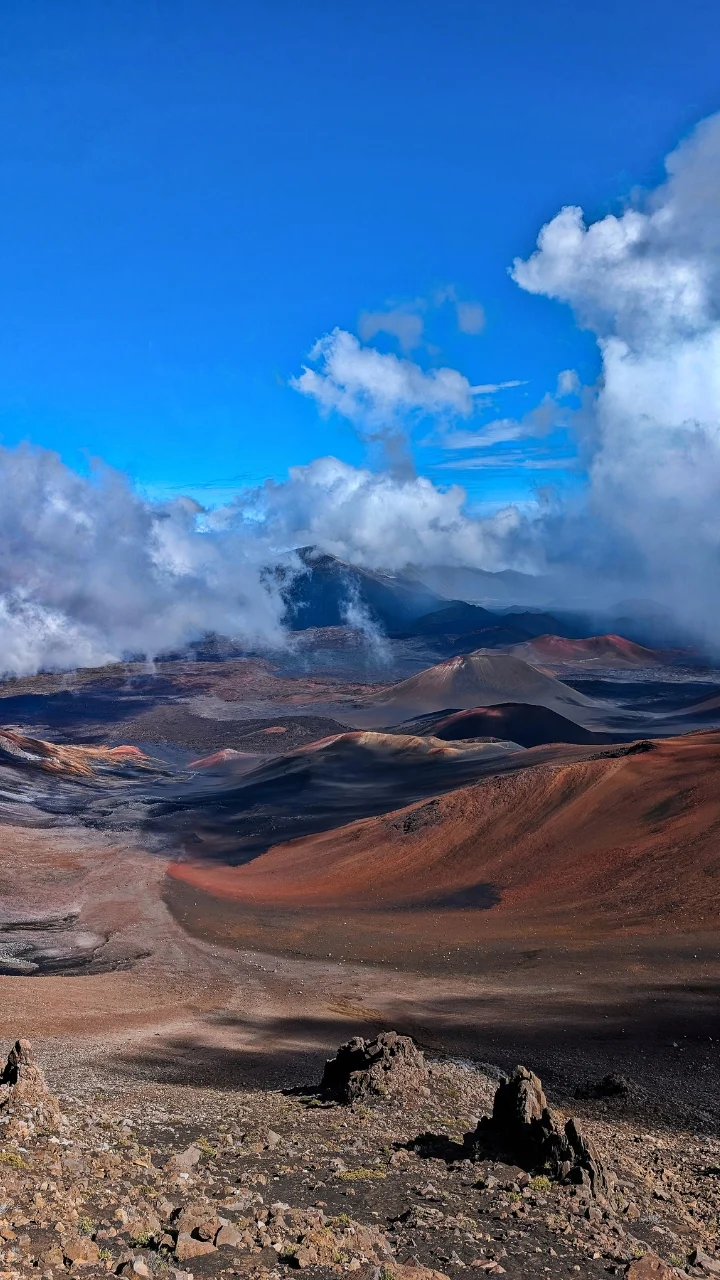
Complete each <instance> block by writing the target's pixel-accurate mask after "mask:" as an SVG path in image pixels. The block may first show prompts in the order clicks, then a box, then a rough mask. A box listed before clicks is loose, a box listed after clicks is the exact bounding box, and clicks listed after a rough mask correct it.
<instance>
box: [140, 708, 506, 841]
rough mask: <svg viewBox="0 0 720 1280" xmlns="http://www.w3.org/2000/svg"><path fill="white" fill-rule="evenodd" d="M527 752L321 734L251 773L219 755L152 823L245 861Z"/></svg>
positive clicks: (241, 762)
mask: <svg viewBox="0 0 720 1280" xmlns="http://www.w3.org/2000/svg"><path fill="white" fill-rule="evenodd" d="M522 755H523V750H522V748H521V747H520V746H519V745H518V744H517V743H514V742H498V741H493V742H490V743H453V744H450V743H447V742H441V741H439V740H437V739H434V738H427V737H417V736H412V735H400V734H385V733H371V732H359V733H357V732H355V733H343V734H337V735H335V736H333V737H330V738H325V739H321V740H320V741H319V742H315V743H312V744H311V745H310V746H306V747H301V748H300V749H299V750H297V751H293V752H289V753H287V754H286V755H279V756H276V757H274V758H273V759H270V760H267V761H265V762H263V763H262V764H259V765H258V766H257V767H255V768H250V770H249V771H248V764H249V763H251V760H250V759H249V758H248V757H245V756H240V757H235V756H233V755H232V754H230V753H226V752H222V753H218V755H217V756H215V757H214V758H213V757H211V758H210V759H208V760H204V761H199V762H197V766H196V767H199V766H202V768H201V769H200V771H199V772H198V773H197V774H196V775H195V777H194V779H191V780H190V781H189V782H181V783H179V784H178V785H177V786H176V787H175V789H174V794H173V795H172V796H169V795H168V794H167V791H165V793H160V792H158V795H157V802H156V806H155V808H154V811H153V815H154V816H153V818H152V826H153V829H154V830H155V831H157V832H159V833H164V834H165V835H166V836H167V835H168V834H169V835H170V837H171V839H173V840H174V841H175V842H176V843H178V842H179V843H180V844H182V845H183V846H184V848H185V850H186V852H187V853H188V855H189V856H191V857H193V858H202V859H206V858H209V859H219V860H223V861H228V862H231V863H242V862H245V861H247V860H248V859H250V858H254V857H257V856H258V854H260V853H263V852H264V851H265V850H266V849H267V848H268V847H269V846H270V845H271V844H273V843H275V842H276V841H277V840H282V839H288V838H290V837H291V836H294V835H301V834H306V833H310V832H318V831H324V830H327V829H328V828H330V827H337V826H341V825H344V824H345V823H346V822H347V821H348V819H351V818H358V817H365V816H367V815H369V814H378V813H386V812H388V810H392V809H396V808H397V807H398V805H400V804H402V803H404V802H406V801H408V800H411V799H420V798H421V797H423V796H427V795H434V794H437V793H438V792H442V791H446V790H449V789H451V788H454V787H458V786H461V785H462V784H463V783H464V782H468V781H470V780H474V779H476V778H478V777H480V776H482V775H483V774H484V773H487V772H488V771H489V770H491V769H494V768H497V767H499V766H500V767H503V766H504V765H505V764H506V762H511V761H514V760H515V759H516V758H517V757H521V756H522ZM510 767H512V764H511V765H510Z"/></svg>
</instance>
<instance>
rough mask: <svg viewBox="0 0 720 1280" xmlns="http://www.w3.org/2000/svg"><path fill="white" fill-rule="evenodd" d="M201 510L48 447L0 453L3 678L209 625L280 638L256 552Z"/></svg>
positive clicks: (152, 645)
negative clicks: (158, 498) (74, 464)
mask: <svg viewBox="0 0 720 1280" xmlns="http://www.w3.org/2000/svg"><path fill="white" fill-rule="evenodd" d="M200 515H201V509H200V508H199V507H198V504H197V503H194V502H192V501H191V500H190V499H179V500H177V501H175V502H171V503H168V504H151V503H148V502H146V501H144V500H143V499H142V498H140V497H139V496H138V495H137V494H136V493H135V492H133V490H132V488H131V487H130V485H129V484H128V482H127V481H126V479H125V478H124V477H123V476H121V475H118V474H117V473H116V472H113V471H110V470H108V469H106V468H101V469H99V470H98V471H97V472H96V473H95V474H93V475H91V476H90V477H89V478H85V477H82V476H79V475H78V474H76V473H75V472H74V471H72V470H70V468H68V467H66V466H65V465H64V464H63V462H62V461H61V460H60V458H59V457H58V456H57V455H56V454H53V453H50V452H48V451H47V450H41V449H32V448H29V447H27V446H23V447H20V448H18V449H0V670H2V673H3V674H6V675H7V674H10V675H20V674H25V673H28V672H34V671H38V670H41V669H48V668H67V667H76V666H95V665H99V664H103V663H106V662H110V661H113V660H116V659H119V658H123V657H125V656H127V655H129V654H142V655H149V656H154V655H156V654H158V653H161V652H163V651H167V650H168V649H172V648H174V647H175V646H179V645H184V644H187V642H188V641H190V640H193V639H196V638H197V637H198V636H202V635H203V634H205V633H207V632H209V631H218V632H221V633H223V634H224V635H230V636H242V637H244V638H246V640H247V641H248V642H249V643H253V642H258V641H262V642H265V643H272V642H274V641H277V640H279V639H280V637H281V634H282V633H281V627H280V618H281V615H282V608H283V606H282V601H281V600H280V599H279V597H278V596H277V595H273V594H272V593H271V592H270V591H269V589H268V587H267V586H266V585H265V583H264V580H263V578H262V576H261V575H262V547H260V546H256V545H255V544H254V542H253V541H252V539H249V538H248V537H247V536H243V535H242V533H241V531H239V530H236V529H232V528H228V529H225V530H223V531H221V532H213V531H211V530H207V531H203V529H202V525H201V521H200Z"/></svg>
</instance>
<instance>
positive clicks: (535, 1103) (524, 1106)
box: [465, 1067, 612, 1200]
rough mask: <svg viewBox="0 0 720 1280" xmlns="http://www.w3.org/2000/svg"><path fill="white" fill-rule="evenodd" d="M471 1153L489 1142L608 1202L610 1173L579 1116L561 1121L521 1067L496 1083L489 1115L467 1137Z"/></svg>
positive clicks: (535, 1079) (537, 1084) (534, 1080)
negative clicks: (491, 1109)
mask: <svg viewBox="0 0 720 1280" xmlns="http://www.w3.org/2000/svg"><path fill="white" fill-rule="evenodd" d="M465 1146H466V1147H467V1148H468V1149H469V1151H470V1153H471V1154H477V1153H478V1151H479V1150H485V1149H486V1148H487V1147H488V1146H490V1147H492V1148H494V1149H496V1150H500V1151H503V1152H505V1153H506V1154H508V1155H509V1157H510V1158H511V1159H513V1160H516V1161H517V1162H518V1163H521V1164H523V1165H526V1166H528V1167H529V1168H538V1169H547V1170H548V1171H549V1173H550V1174H551V1175H552V1176H553V1177H554V1178H557V1179H559V1180H560V1181H563V1182H575V1183H580V1184H582V1185H583V1186H584V1187H585V1188H586V1190H587V1191H588V1192H589V1193H590V1194H591V1195H593V1196H595V1197H596V1198H598V1199H600V1200H604V1199H605V1198H606V1197H607V1195H608V1194H609V1192H610V1190H611V1184H612V1175H611V1174H610V1172H609V1171H608V1170H607V1169H606V1167H605V1165H604V1164H603V1161H602V1160H601V1159H600V1156H599V1155H598V1153H597V1151H596V1150H595V1148H594V1146H593V1144H592V1143H591V1142H590V1140H589V1139H588V1138H586V1137H585V1135H584V1134H583V1133H582V1130H581V1129H580V1127H579V1125H578V1122H577V1120H574V1119H570V1120H567V1121H565V1122H564V1123H563V1121H562V1120H561V1119H560V1117H559V1116H557V1115H555V1114H554V1112H552V1111H551V1110H550V1108H549V1107H548V1104H547V1099H546V1097H545V1093H544V1091H543V1087H542V1083H541V1081H540V1079H539V1078H538V1076H536V1075H535V1074H534V1072H532V1071H528V1069H527V1067H517V1068H516V1069H515V1072H514V1073H513V1075H512V1076H510V1077H508V1078H507V1079H504V1080H503V1081H502V1082H501V1084H500V1085H499V1086H498V1089H497V1092H496V1094H495V1098H494V1101H493V1113H492V1116H491V1117H488V1116H483V1118H482V1119H481V1120H480V1122H479V1123H478V1126H477V1128H476V1129H475V1130H474V1131H473V1133H469V1134H466V1135H465Z"/></svg>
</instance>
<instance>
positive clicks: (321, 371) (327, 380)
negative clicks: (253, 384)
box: [291, 329, 477, 426]
mask: <svg viewBox="0 0 720 1280" xmlns="http://www.w3.org/2000/svg"><path fill="white" fill-rule="evenodd" d="M310 360H311V362H312V364H313V365H315V366H316V367H315V368H313V367H311V366H310V365H305V366H304V367H303V371H302V373H301V374H300V376H299V377H297V378H293V379H292V381H291V385H292V386H293V387H294V388H295V389H296V390H297V391H300V392H302V393H303V395H306V396H310V397H311V398H312V399H314V400H315V402H316V404H317V405H318V407H319V408H320V410H321V411H323V412H326V413H329V412H331V411H332V410H335V411H336V412H338V413H341V414H342V415H343V417H345V418H349V419H350V421H351V422H355V423H366V424H368V425H371V426H372V425H379V426H382V425H386V424H387V423H388V422H390V421H392V420H394V419H396V418H398V417H399V416H411V417H412V416H416V417H418V416H420V417H422V416H426V415H432V416H437V417H442V416H448V417H453V416H455V417H461V418H466V417H469V416H470V414H471V413H472V411H473V407H474V399H473V397H474V396H475V395H476V394H477V393H476V391H475V389H474V388H473V387H472V386H471V385H470V383H469V381H468V379H467V378H466V377H464V376H463V374H461V373H458V371H457V370H456V369H431V370H429V372H427V373H426V372H424V370H422V369H421V368H420V366H419V365H418V364H415V362H414V361H412V360H407V359H400V358H399V357H398V356H396V355H392V354H386V355H384V354H382V353H381V352H379V351H376V350H375V349H374V348H373V347H367V346H363V345H362V344H361V343H360V342H359V341H358V339H357V338H356V337H355V336H354V335H353V334H351V333H347V332H346V331H345V330H344V329H333V331H332V333H329V334H326V335H325V337H324V338H321V339H320V340H319V342H317V343H316V344H315V346H314V347H313V349H312V351H311V352H310Z"/></svg>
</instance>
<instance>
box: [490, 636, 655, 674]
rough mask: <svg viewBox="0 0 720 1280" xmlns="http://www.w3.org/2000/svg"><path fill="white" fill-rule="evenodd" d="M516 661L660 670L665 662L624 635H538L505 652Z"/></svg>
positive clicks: (652, 651)
mask: <svg viewBox="0 0 720 1280" xmlns="http://www.w3.org/2000/svg"><path fill="white" fill-rule="evenodd" d="M505 652H506V653H509V654H512V656H513V657H514V658H521V659H522V660H523V661H524V662H529V663H531V664H534V663H537V662H550V663H552V664H553V665H556V666H564V665H566V664H567V665H572V666H578V665H582V666H596V667H616V668H630V669H632V668H643V667H657V666H660V665H661V664H662V662H663V660H664V659H663V654H662V653H660V652H659V651H658V650H657V649H646V648H645V646H644V645H642V644H635V643H634V642H633V641H632V640H626V639H625V637H624V636H616V635H605V636H588V637H586V638H585V639H584V640H570V639H567V638H566V637H565V636H553V635H544V636H535V637H534V639H532V640H526V641H525V642H524V643H523V644H514V645H512V646H510V647H508V648H507V649H506V650H505Z"/></svg>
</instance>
